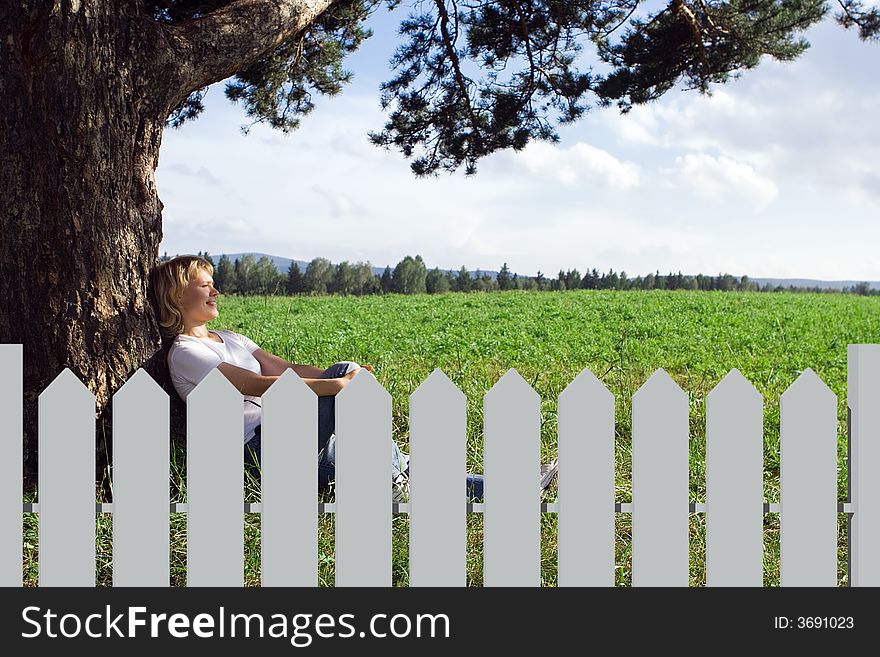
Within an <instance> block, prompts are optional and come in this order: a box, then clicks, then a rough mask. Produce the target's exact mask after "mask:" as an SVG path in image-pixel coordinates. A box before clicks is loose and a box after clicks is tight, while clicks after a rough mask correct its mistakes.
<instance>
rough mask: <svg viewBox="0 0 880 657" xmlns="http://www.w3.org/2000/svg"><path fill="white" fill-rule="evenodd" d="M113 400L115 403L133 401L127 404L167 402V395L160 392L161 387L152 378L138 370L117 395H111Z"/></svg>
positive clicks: (162, 391)
mask: <svg viewBox="0 0 880 657" xmlns="http://www.w3.org/2000/svg"><path fill="white" fill-rule="evenodd" d="M113 399H114V401H117V402H118V401H122V400H125V401H128V400H133V401H132V402H129V403H138V404H139V403H140V402H141V400H147V399H152V400H155V401H160V400H167V399H168V393H167V392H165V391H164V390H162V386H160V385H159V384H158V383H156V381H155V379H153V377H151V376H150V375H149V374H147V373H146V372H145V371H144V370H143V369H138V371H137V372H135V373H134V374H133V375H132V376H131V378H129V379H128V381H126V382H125V383H124V384H123V386H122V387H121V388H120V389H119V390H118V391H117V393H116V394H115V395H113ZM154 403H155V402H154Z"/></svg>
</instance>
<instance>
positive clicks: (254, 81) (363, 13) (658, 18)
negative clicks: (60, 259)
mask: <svg viewBox="0 0 880 657" xmlns="http://www.w3.org/2000/svg"><path fill="white" fill-rule="evenodd" d="M231 3H232V0H143V5H144V7H145V10H146V11H148V12H149V13H150V15H151V16H152V17H153V18H154V19H155V20H156V21H160V22H166V23H174V22H182V21H191V20H193V19H198V18H201V17H205V16H207V15H209V14H210V13H211V12H212V11H215V10H217V9H220V8H222V7H225V6H227V5H229V4H231ZM400 4H401V0H340V1H339V2H335V3H333V4H332V5H331V7H330V8H329V9H328V10H326V11H325V12H324V13H323V14H321V15H320V17H319V18H318V20H316V21H315V22H313V23H312V24H311V25H310V26H308V27H307V28H306V30H305V31H304V32H302V33H300V34H298V35H296V36H294V37H291V38H290V39H288V40H286V41H284V42H283V43H281V45H280V46H279V47H278V48H277V49H276V50H274V51H273V52H271V53H270V54H268V55H266V56H263V57H261V58H259V59H257V60H256V61H253V62H250V63H248V64H247V65H246V66H244V67H243V68H241V69H240V70H238V71H237V72H236V74H235V76H234V78H233V79H232V80H231V81H229V82H227V86H226V95H227V97H228V98H229V99H230V100H232V101H236V102H241V103H242V104H243V105H244V108H245V111H246V114H247V116H248V117H249V118H250V119H251V120H252V121H253V122H265V123H268V124H269V125H271V126H272V127H274V128H278V129H281V130H284V131H288V130H291V129H295V128H297V127H298V126H299V122H300V118H301V117H302V116H304V115H306V114H308V113H309V112H310V111H311V110H312V109H313V108H314V102H313V101H314V96H315V94H323V95H334V94H337V93H339V91H340V90H341V88H342V86H343V85H344V84H345V83H346V82H348V81H349V80H350V79H351V73H350V72H348V71H346V70H345V69H344V68H343V65H342V64H343V60H344V57H345V56H346V55H347V54H348V53H350V52H352V51H354V50H355V49H357V48H358V46H359V45H360V44H361V43H362V42H363V40H364V39H365V38H367V37H369V36H370V30H369V29H367V28H366V27H365V21H366V20H367V19H368V17H369V16H370V14H372V13H373V12H374V11H377V10H380V9H382V8H390V9H393V8H396V7H397V6H398V5H400ZM646 4H647V3H645V2H642V1H640V0H499V1H496V2H485V1H480V0H422V1H421V2H417V3H413V6H412V8H411V10H410V13H409V16H408V18H407V19H406V20H404V21H403V22H402V24H401V26H400V37H401V44H400V45H399V47H398V48H397V50H396V52H395V53H394V55H393V57H392V59H391V62H390V64H391V69H392V77H391V79H389V80H388V81H387V82H385V83H384V84H383V85H382V96H381V101H382V105H383V107H384V108H385V109H386V110H388V112H389V119H388V122H387V123H386V124H385V126H384V127H383V128H382V129H381V130H378V131H376V132H374V133H372V134H371V135H370V138H371V140H372V141H373V143H375V144H376V145H379V146H383V147H386V148H395V149H398V150H400V151H401V152H402V153H403V154H404V155H405V156H406V157H408V158H412V169H413V171H414V172H415V173H416V174H417V175H429V174H436V173H437V172H439V171H454V170H457V169H459V168H460V167H462V166H464V167H465V171H466V172H467V173H473V172H474V171H475V170H476V164H477V161H478V160H479V159H480V158H481V157H484V156H486V155H489V154H491V153H493V152H495V151H498V150H501V149H506V148H513V149H521V148H523V147H524V146H525V145H526V144H527V143H528V142H529V141H531V140H535V139H539V140H546V141H556V140H557V139H558V135H557V132H556V126H558V125H560V124H565V123H570V122H573V121H575V120H577V119H579V118H581V117H582V116H583V115H584V113H585V112H586V111H587V110H588V109H589V108H590V107H591V106H604V105H616V106H617V107H619V108H620V109H621V111H624V112H626V111H628V110H629V109H630V108H631V107H632V106H633V105H636V104H641V103H646V102H649V101H651V100H655V99H657V98H659V97H660V96H662V95H663V94H664V93H666V92H667V91H669V90H671V89H673V88H674V87H675V86H676V85H683V86H684V87H685V88H687V89H697V90H699V91H700V92H703V93H707V92H709V91H710V85H711V84H712V83H723V82H725V81H727V80H728V79H729V78H730V77H731V76H736V75H738V74H739V73H741V72H742V71H745V70H748V69H751V68H754V67H755V66H757V65H758V63H759V61H760V59H761V57H762V56H763V55H768V56H770V57H773V58H776V59H779V60H790V59H793V58H795V57H797V56H798V55H799V54H801V53H802V52H803V51H804V50H805V49H806V48H807V47H808V44H807V42H806V41H805V40H804V39H803V38H802V37H800V36H799V35H800V33H802V32H803V31H804V30H805V29H807V28H808V27H809V26H810V25H812V24H814V23H816V22H817V21H819V20H821V19H822V18H823V17H825V16H826V15H827V14H828V12H829V11H831V8H830V7H829V5H828V4H827V3H826V2H824V0H671V1H670V2H668V4H666V3H662V4H660V5H659V6H658V5H657V4H656V3H651V7H650V8H649V7H646V6H645V5H646ZM835 18H836V20H837V21H838V22H839V23H840V24H841V25H843V26H844V27H847V28H855V29H857V30H858V33H859V36H860V37H861V38H862V39H873V40H877V39H878V38H880V12H878V10H877V9H875V8H867V7H865V6H864V4H863V3H862V2H861V0H839V2H838V3H837V13H836V16H835ZM205 91H206V88H202V89H199V90H196V91H194V92H193V93H192V94H190V96H189V97H188V98H187V99H186V100H185V101H184V102H182V103H181V104H180V105H179V106H178V107H177V108H176V109H175V111H174V113H173V114H172V116H171V117H170V118H169V123H170V125H172V126H175V127H177V126H180V125H182V124H183V123H184V122H185V121H187V120H189V119H192V118H194V117H196V116H198V114H199V113H200V112H201V111H202V110H203V109H204V107H203V105H202V102H201V101H202V98H203V96H204V93H205ZM245 130H247V127H246V128H245Z"/></svg>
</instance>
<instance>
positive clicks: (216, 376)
mask: <svg viewBox="0 0 880 657" xmlns="http://www.w3.org/2000/svg"><path fill="white" fill-rule="evenodd" d="M240 397H241V393H240V392H239V391H238V390H237V389H236V388H235V386H234V385H232V383H231V382H230V381H229V379H227V378H226V377H225V376H223V372H221V371H220V370H218V369H217V368H216V367H215V368H214V369H213V370H211V371H210V372H208V375H207V376H206V377H205V378H204V379H202V381H201V383H199V385H197V386H196V387H195V388H194V389H193V391H192V392H190V393H189V395H188V396H187V398H186V402H187V404H191V403H192V402H197V403H198V401H199V400H201V399H203V398H204V399H212V398H213V399H214V401H213V402H212V405H214V404H218V402H219V401H220V400H221V399H222V400H224V401H225V402H227V403H231V402H232V400H233V399H238V398H240ZM221 403H222V402H221Z"/></svg>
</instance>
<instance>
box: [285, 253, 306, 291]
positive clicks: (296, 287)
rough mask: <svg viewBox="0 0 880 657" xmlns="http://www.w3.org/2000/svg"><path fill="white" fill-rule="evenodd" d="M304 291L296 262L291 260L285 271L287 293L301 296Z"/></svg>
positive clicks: (301, 276)
mask: <svg viewBox="0 0 880 657" xmlns="http://www.w3.org/2000/svg"><path fill="white" fill-rule="evenodd" d="M303 289H304V284H303V275H302V272H300V270H299V265H298V264H296V261H294V260H291V262H290V268H289V269H288V270H287V293H288V294H302V293H303Z"/></svg>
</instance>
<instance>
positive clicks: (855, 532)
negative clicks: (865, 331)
mask: <svg viewBox="0 0 880 657" xmlns="http://www.w3.org/2000/svg"><path fill="white" fill-rule="evenodd" d="M848 360H849V363H848V382H847V389H848V393H847V394H848V395H849V402H848V403H849V410H850V414H851V417H850V426H851V431H852V433H851V436H850V444H849V447H850V453H849V460H848V462H849V477H850V480H849V487H850V495H849V498H850V500H851V501H852V502H853V503H854V505H855V513H854V514H852V515H851V516H850V526H849V545H850V549H849V555H850V559H849V564H850V572H849V584H850V586H880V559H878V558H877V555H880V477H878V476H877V473H878V472H880V403H878V402H880V345H876V344H851V345H849V348H848Z"/></svg>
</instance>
